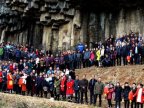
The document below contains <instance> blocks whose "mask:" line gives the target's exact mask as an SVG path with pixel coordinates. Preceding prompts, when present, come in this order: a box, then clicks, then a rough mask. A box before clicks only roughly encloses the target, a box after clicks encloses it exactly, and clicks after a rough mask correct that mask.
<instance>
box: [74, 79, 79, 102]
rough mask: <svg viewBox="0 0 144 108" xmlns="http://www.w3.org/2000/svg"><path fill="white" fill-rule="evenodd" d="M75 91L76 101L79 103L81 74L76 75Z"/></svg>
mask: <svg viewBox="0 0 144 108" xmlns="http://www.w3.org/2000/svg"><path fill="white" fill-rule="evenodd" d="M74 91H75V102H76V103H79V100H80V80H79V76H76V80H75V81H74Z"/></svg>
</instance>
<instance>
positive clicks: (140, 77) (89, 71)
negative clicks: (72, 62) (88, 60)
mask: <svg viewBox="0 0 144 108" xmlns="http://www.w3.org/2000/svg"><path fill="white" fill-rule="evenodd" d="M76 74H77V75H79V77H80V78H82V75H84V74H86V75H87V78H88V79H90V78H91V76H92V75H96V76H97V77H101V78H102V81H103V82H118V81H119V82H121V83H122V84H123V83H124V82H130V83H133V82H136V83H139V82H142V83H144V65H131V66H116V67H106V68H96V67H90V68H85V69H81V70H76Z"/></svg>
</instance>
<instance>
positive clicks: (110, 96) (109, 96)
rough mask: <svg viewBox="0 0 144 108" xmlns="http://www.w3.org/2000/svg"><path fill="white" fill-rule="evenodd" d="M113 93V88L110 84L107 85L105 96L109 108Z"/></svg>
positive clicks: (110, 107)
mask: <svg viewBox="0 0 144 108" xmlns="http://www.w3.org/2000/svg"><path fill="white" fill-rule="evenodd" d="M113 92H114V87H113V85H112V84H109V85H108V91H107V94H106V99H107V102H108V107H109V108H112V95H113Z"/></svg>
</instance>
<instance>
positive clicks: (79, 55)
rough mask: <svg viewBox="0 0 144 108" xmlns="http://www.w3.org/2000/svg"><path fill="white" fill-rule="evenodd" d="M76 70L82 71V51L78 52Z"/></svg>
mask: <svg viewBox="0 0 144 108" xmlns="http://www.w3.org/2000/svg"><path fill="white" fill-rule="evenodd" d="M76 66H77V67H76V68H77V69H81V53H80V51H78V52H77V53H76Z"/></svg>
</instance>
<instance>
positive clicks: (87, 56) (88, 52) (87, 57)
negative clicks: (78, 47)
mask: <svg viewBox="0 0 144 108" xmlns="http://www.w3.org/2000/svg"><path fill="white" fill-rule="evenodd" d="M89 59H90V51H89V50H88V49H86V51H85V52H84V63H85V67H89V66H90V61H89ZM85 67H84V68H85Z"/></svg>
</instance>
